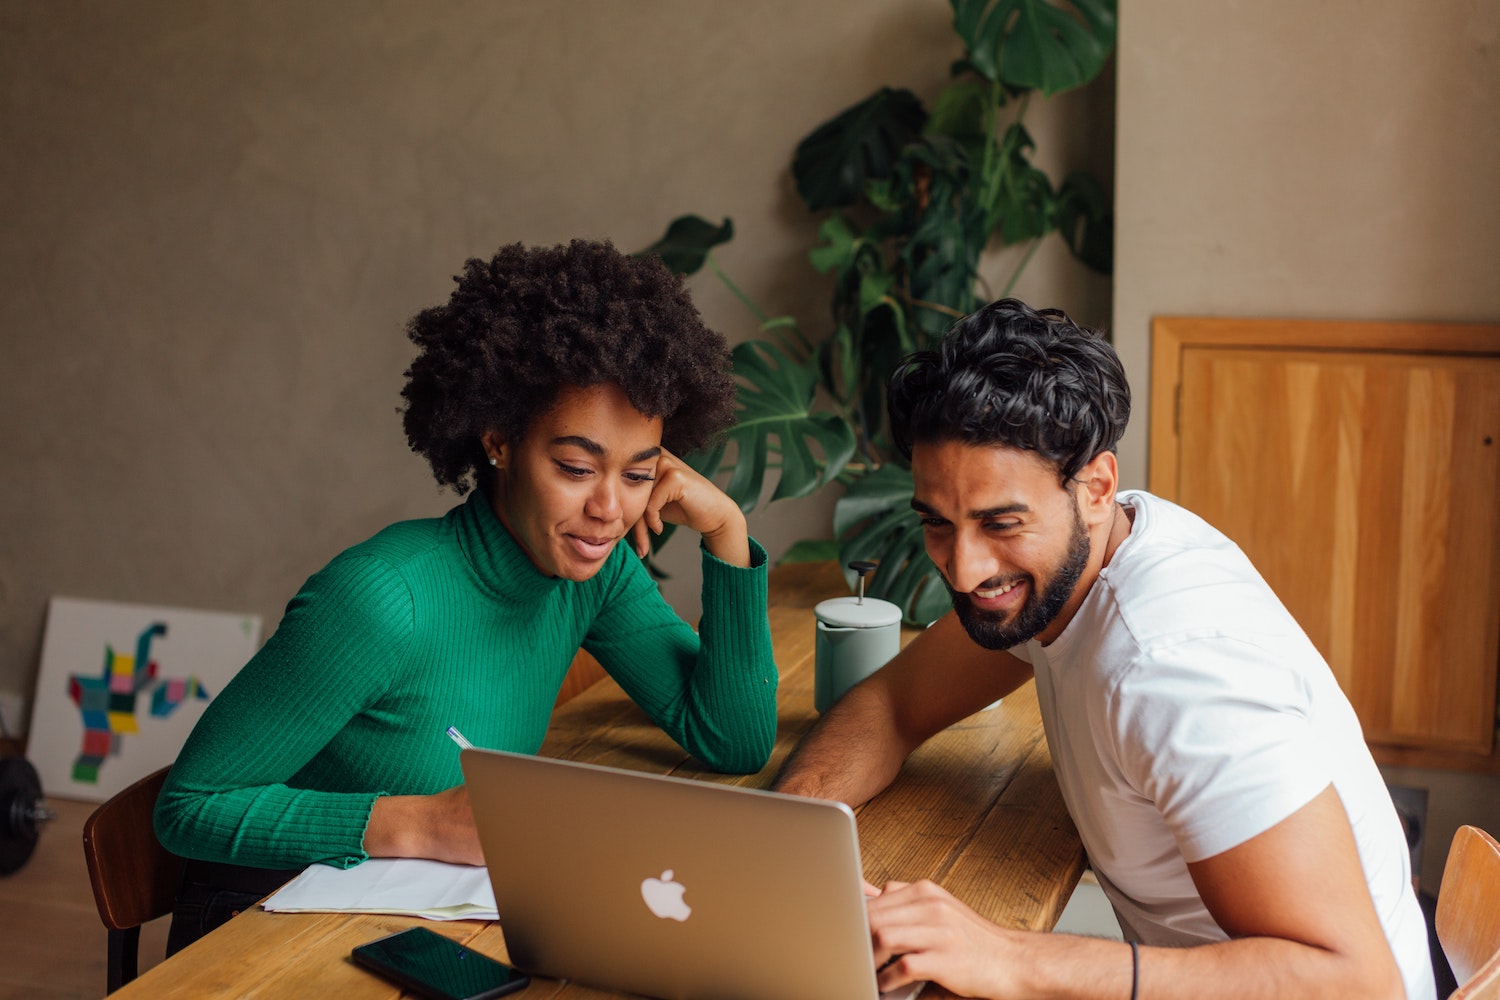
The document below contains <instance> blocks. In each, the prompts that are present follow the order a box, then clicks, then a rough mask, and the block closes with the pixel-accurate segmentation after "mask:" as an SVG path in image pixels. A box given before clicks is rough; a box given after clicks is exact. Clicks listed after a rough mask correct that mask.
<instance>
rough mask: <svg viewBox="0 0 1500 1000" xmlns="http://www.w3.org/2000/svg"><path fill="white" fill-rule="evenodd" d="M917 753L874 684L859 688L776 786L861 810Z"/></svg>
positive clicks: (817, 729) (801, 748)
mask: <svg viewBox="0 0 1500 1000" xmlns="http://www.w3.org/2000/svg"><path fill="white" fill-rule="evenodd" d="M911 750H912V747H911V746H909V745H908V744H907V742H906V741H904V740H902V739H900V738H899V736H898V735H897V734H896V732H895V729H894V724H893V722H892V718H891V713H890V711H889V707H888V705H887V704H886V700H885V698H884V697H883V696H882V695H881V694H880V693H879V692H878V691H876V690H874V689H872V687H871V685H864V686H862V687H855V688H853V689H852V690H850V691H849V693H848V694H846V695H845V696H844V697H843V698H841V699H840V700H839V701H838V702H837V703H836V704H835V705H834V706H833V707H832V708H831V709H829V710H828V712H827V713H825V714H824V716H823V718H822V719H820V720H819V721H818V724H817V725H816V726H814V727H813V729H812V731H811V732H809V733H808V734H807V736H806V737H804V738H803V740H802V742H801V743H800V744H798V746H797V748H796V749H795V750H793V751H792V754H791V756H790V757H788V758H787V760H786V763H785V764H783V765H782V767H781V771H780V773H778V774H777V776H776V781H775V782H774V783H773V784H772V786H771V787H772V788H773V789H774V790H776V791H779V792H788V793H790V794H792V795H805V796H807V797H809V798H819V799H834V800H837V801H839V802H844V803H846V804H848V805H850V806H858V805H861V804H862V803H864V802H867V801H869V800H870V799H872V798H874V797H875V796H876V795H878V794H879V793H880V792H882V791H883V790H884V789H885V787H886V786H887V785H889V784H890V783H891V781H893V780H894V779H895V777H896V774H897V773H898V772H899V771H900V770H901V764H902V762H904V761H905V760H906V757H907V754H909V753H910V752H911Z"/></svg>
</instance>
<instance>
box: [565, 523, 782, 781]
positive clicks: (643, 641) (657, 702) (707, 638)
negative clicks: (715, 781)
mask: <svg viewBox="0 0 1500 1000" xmlns="http://www.w3.org/2000/svg"><path fill="white" fill-rule="evenodd" d="M747 544H748V545H749V547H750V552H751V555H750V560H749V561H750V563H751V565H750V566H748V567H740V566H734V565H730V564H728V563H725V562H723V561H722V560H720V559H718V558H717V557H716V556H714V555H713V554H712V553H711V552H708V551H707V546H706V545H705V547H704V548H705V551H704V554H703V616H702V618H701V619H700V621H699V632H698V633H694V632H693V630H692V628H690V627H689V626H688V624H687V623H686V622H684V621H683V620H682V619H681V618H679V617H678V616H677V613H676V612H675V611H673V610H672V608H671V606H670V605H668V604H667V603H666V601H665V600H663V599H662V596H661V593H660V591H659V590H658V588H657V586H656V583H655V581H653V580H652V579H651V577H650V575H649V574H648V573H647V572H646V570H645V567H644V566H642V565H641V563H640V562H639V561H638V560H636V559H635V558H633V557H630V556H629V553H623V554H622V555H623V556H625V557H626V558H623V559H622V560H621V561H620V562H619V563H618V566H617V567H615V566H612V567H611V570H610V571H613V572H614V577H613V579H612V580H611V581H609V582H608V584H607V585H606V587H607V589H606V593H605V596H604V601H603V605H602V606H601V607H600V609H599V611H598V613H597V616H596V617H595V619H594V622H593V624H592V625H591V626H590V628H589V631H588V635H587V636H586V637H585V639H584V643H583V646H584V648H585V649H587V650H588V651H589V652H590V653H592V654H593V655H594V656H595V657H596V658H597V659H598V660H599V662H600V664H602V665H603V667H604V669H605V670H607V671H608V672H609V674H610V676H612V677H614V678H615V680H617V681H618V682H619V683H620V686H621V687H623V688H624V689H625V692H626V693H627V694H628V695H630V697H631V699H632V700H634V701H635V702H636V704H638V705H640V706H641V708H642V709H644V710H645V712H646V713H647V714H648V715H650V716H651V718H652V720H653V721H654V722H656V724H657V725H659V726H661V728H662V729H663V730H664V731H666V733H667V735H669V736H671V737H672V738H673V739H674V740H676V741H677V742H678V744H680V745H681V746H682V747H683V749H685V750H687V751H688V752H689V753H691V754H692V755H693V756H695V757H697V758H698V759H699V760H701V761H702V762H703V763H704V764H706V765H707V766H708V767H710V768H712V769H714V770H717V771H723V772H726V773H749V772H752V771H758V770H760V769H761V768H763V767H765V765H766V762H767V761H768V760H769V759H770V755H771V749H772V747H773V746H774V745H775V742H776V686H777V681H778V675H777V671H776V661H775V658H774V656H773V655H772V650H771V630H770V625H769V623H768V621H767V617H766V575H767V567H766V553H765V550H764V549H762V548H761V547H760V546H759V545H758V544H756V543H754V542H753V541H750V542H748V543H747Z"/></svg>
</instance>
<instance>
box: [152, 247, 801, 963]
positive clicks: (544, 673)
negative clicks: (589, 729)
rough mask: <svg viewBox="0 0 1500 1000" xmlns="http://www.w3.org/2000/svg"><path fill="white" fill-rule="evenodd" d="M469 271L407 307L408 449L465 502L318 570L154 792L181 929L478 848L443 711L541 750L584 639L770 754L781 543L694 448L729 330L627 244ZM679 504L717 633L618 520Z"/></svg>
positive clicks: (729, 756) (463, 726)
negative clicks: (763, 539) (774, 563)
mask: <svg viewBox="0 0 1500 1000" xmlns="http://www.w3.org/2000/svg"><path fill="white" fill-rule="evenodd" d="M456 280H457V283H458V285H457V288H456V289H455V290H454V292H453V295H452V297H451V299H450V300H449V301H448V303H447V304H446V305H442V306H437V307H434V308H431V309H426V310H424V311H422V312H421V313H419V314H418V315H417V316H416V317H415V318H414V319H413V320H412V321H411V322H410V324H409V325H408V334H409V336H410V337H411V339H412V340H413V341H414V342H415V343H416V345H417V347H418V348H419V353H418V356H417V358H416V360H415V361H414V362H413V363H412V366H411V368H410V370H409V371H408V372H407V373H406V374H407V383H406V387H405V389H404V390H403V391H402V395H403V397H404V398H405V400H406V408H405V413H404V421H405V427H406V434H407V439H408V441H409V443H410V444H411V447H412V448H413V450H415V451H417V452H418V453H420V454H422V455H423V456H424V457H425V458H426V459H427V460H428V462H429V463H430V464H431V466H432V471H433V474H434V475H435V477H436V479H437V481H438V483H439V484H440V485H443V486H451V487H453V488H454V489H455V490H456V491H457V492H458V493H459V494H460V495H463V494H465V493H468V494H469V496H468V500H467V502H466V503H463V504H460V505H459V506H458V507H455V508H454V509H453V510H451V511H449V512H448V513H447V514H446V515H445V516H443V517H441V518H435V519H428V520H419V521H406V522H401V523H398V524H395V525H392V526H391V527H389V528H387V529H385V530H384V531H382V532H380V533H379V534H377V535H375V536H374V537H373V538H370V539H369V540H367V541H365V542H362V543H360V544H358V545H356V546H354V547H353V548H351V549H349V550H347V551H345V552H344V553H342V554H341V555H339V556H338V557H337V558H335V559H334V560H333V561H332V562H331V563H329V565H328V566H326V567H325V568H324V569H322V570H321V571H319V572H318V573H316V574H315V575H314V576H313V577H312V578H311V579H309V580H308V581H307V583H306V584H305V585H304V586H303V588H302V590H301V592H300V593H298V594H297V596H296V597H294V598H293V599H292V601H291V603H290V604H288V606H287V609H286V613H285V616H284V617H283V619H282V621H281V623H280V625H279V626H278V628H277V630H276V632H275V634H274V635H272V636H271V638H270V639H269V640H268V641H267V643H266V644H265V646H264V648H262V649H261V651H260V652H259V653H257V654H256V656H255V657H254V658H253V659H251V661H250V662H249V663H248V664H247V665H246V666H245V667H244V668H243V670H241V672H240V673H239V674H238V675H237V676H236V677H235V678H234V680H233V681H232V682H230V684H228V685H227V686H226V687H225V689H224V691H223V692H222V693H221V694H220V695H219V696H218V697H217V698H216V699H215V700H214V701H213V702H212V703H211V704H210V705H209V707H208V709H207V711H206V712H205V713H204V715H203V718H202V719H201V720H200V721H199V723H198V725H197V726H196V727H195V729H194V730H193V733H192V735H191V736H190V737H189V739H188V741H187V743H186V745H185V746H184V747H183V750H182V753H181V755H180V756H179V757H178V759H177V761H176V763H175V764H174V766H173V768H172V771H171V774H170V776H169V778H168V780H167V783H166V786H165V787H164V788H163V790H162V794H161V797H160V799H159V800H158V802H157V807H156V829H157V834H158V837H159V838H160V839H161V842H162V843H163V844H164V845H165V846H166V847H167V848H168V849H170V850H172V851H174V852H176V853H178V854H182V855H184V856H186V857H189V858H192V859H199V860H198V861H196V862H192V863H190V865H189V871H188V874H187V876H186V878H185V889H184V892H183V895H182V897H181V899H180V900H179V906H178V910H177V912H176V913H175V914H174V923H173V932H172V937H173V941H172V950H175V948H176V947H181V945H182V944H185V943H187V942H188V941H190V940H192V939H193V938H194V937H196V936H197V935H198V934H201V933H203V932H204V931H206V930H208V929H211V927H212V926H216V925H217V923H221V922H222V921H223V920H224V919H227V918H228V916H230V915H232V913H233V912H234V911H236V910H237V909H239V908H242V907H244V906H247V905H251V904H253V902H254V901H255V900H256V899H258V898H260V896H262V895H264V894H265V892H267V891H269V889H270V888H274V887H275V885H277V884H280V882H281V881H283V880H285V878H287V877H289V874H290V872H289V871H287V870H288V869H294V868H296V867H301V866H305V865H307V864H309V863H313V862H322V863H325V864H332V865H338V866H342V867H349V866H352V865H356V864H358V863H360V862H361V861H363V860H365V859H366V858H369V857H420V858H435V859H438V860H443V861H454V862H462V863H467V864H482V863H483V856H482V854H481V852H480V847H479V841H478V837H477V835H476V833H475V829H474V821H473V816H472V814H471V812H470V810H469V804H468V798H467V795H466V793H465V791H464V788H463V785H462V781H463V778H462V774H461V772H460V769H459V763H458V753H457V750H456V748H455V747H454V745H453V743H452V742H451V741H450V739H449V737H448V736H447V735H446V733H447V730H448V728H449V727H450V726H452V727H455V728H457V729H458V731H459V732H461V733H462V734H463V735H464V736H466V737H467V738H468V739H469V740H470V741H471V742H472V743H474V744H475V745H478V746H483V747H493V748H497V749H504V750H512V751H519V752H526V753H534V752H536V750H537V749H538V748H539V747H540V746H541V742H542V737H543V735H544V733H545V731H546V728H547V722H548V719H549V717H550V715H551V710H552V706H553V702H554V700H555V698H556V695H557V692H558V689H559V688H560V686H561V684H562V681H563V677H564V675H565V674H566V672H567V669H568V666H569V664H570V662H571V661H572V659H573V656H574V654H575V653H576V652H577V650H578V649H579V647H580V646H581V647H582V648H584V649H586V650H588V651H589V652H590V653H592V654H593V655H594V656H595V657H596V658H597V659H598V660H599V662H600V663H601V664H602V665H603V666H604V668H605V670H606V671H608V672H609V673H610V675H611V676H612V677H614V679H615V680H617V681H618V682H619V683H620V685H621V686H622V687H623V688H624V689H625V691H626V692H627V693H628V694H629V695H630V696H631V698H632V699H634V700H635V702H636V703H637V704H638V705H640V707H641V708H642V709H644V710H645V711H646V712H647V714H649V715H650V716H651V718H652V719H653V720H654V721H655V722H656V723H657V724H658V725H659V726H661V727H662V729H663V730H665V731H666V732H667V733H668V734H669V735H670V736H671V737H672V738H673V739H674V740H676V741H677V742H678V743H680V744H681V745H682V746H683V748H684V749H686V750H687V751H688V752H690V753H692V754H693V755H695V756H696V757H698V758H699V759H701V760H702V761H703V762H704V763H706V764H707V765H709V766H710V767H712V768H716V769H718V770H722V771H730V772H750V771H756V770H759V769H760V768H762V767H764V766H765V764H766V761H767V760H768V758H769V756H770V752H771V747H772V744H773V742H774V739H775V729H776V705H775V695H776V679H777V675H776V667H775V663H774V662H773V660H772V655H771V640H770V633H769V629H768V626H767V620H766V606H765V600H766V598H765V594H766V555H765V552H764V550H762V549H761V548H760V546H759V545H757V544H756V543H755V542H754V541H752V540H751V539H750V537H749V535H748V533H747V530H746V525H745V518H744V515H743V514H742V513H741V511H740V510H739V508H738V506H737V505H736V504H735V503H734V502H733V501H731V500H730V499H729V498H728V497H726V496H725V495H724V494H723V493H722V492H720V491H719V490H718V489H717V488H716V487H715V486H714V485H713V484H712V483H710V482H709V481H708V480H706V479H704V478H703V477H702V476H700V475H698V474H697V473H696V472H694V471H693V470H692V469H691V468H689V467H688V466H687V465H686V464H684V463H683V462H682V461H681V460H679V459H678V458H677V457H676V456H677V454H680V453H682V452H684V451H689V450H692V449H695V448H697V447H700V446H701V445H703V444H704V443H705V442H706V441H707V440H708V439H709V438H710V437H711V436H712V435H714V434H716V433H718V432H719V431H721V430H722V429H723V428H724V427H725V426H727V425H728V424H729V423H730V422H731V420H732V406H733V394H734V386H733V382H732V380H731V379H730V377H729V376H728V374H727V368H728V356H727V351H726V348H725V345H724V342H723V339H722V338H721V337H719V336H718V335H717V334H715V333H713V332H711V331H710V330H708V329H707V328H705V327H704V325H703V323H702V320H701V319H700V318H699V316H698V314H697V312H696V310H695V309H694V308H693V306H692V304H691V302H690V301H689V300H688V298H687V295H686V292H685V291H684V290H683V288H682V284H681V281H680V280H679V279H678V278H676V277H675V276H674V275H672V274H671V273H670V272H669V271H668V270H667V269H666V268H665V267H664V266H663V265H662V264H661V263H660V261H658V260H656V259H655V258H632V257H628V256H625V255H623V254H620V253H619V252H617V251H616V250H615V249H614V248H613V247H611V246H610V245H609V244H607V243H590V242H584V241H574V242H573V243H571V244H569V245H568V246H559V247H552V248H545V249H543V248H530V249H529V248H525V247H522V246H521V245H519V244H517V245H513V246H508V247H505V248H502V249H501V250H500V251H499V253H497V254H496V255H495V256H494V258H493V259H491V260H488V261H481V260H477V259H476V260H470V261H469V262H468V263H467V264H466V266H465V268H464V273H463V274H462V275H461V276H460V277H458V278H457V279H456ZM471 486H472V487H477V488H475V489H473V490H472V492H470V488H471ZM666 523H673V524H679V525H682V526H685V527H688V528H691V529H693V530H695V531H697V532H698V533H699V534H700V535H701V536H702V548H703V608H704V610H703V616H702V620H701V623H700V631H701V636H700V634H695V633H694V631H693V629H692V628H690V627H689V626H688V625H687V624H686V623H685V622H683V621H682V620H681V619H680V618H678V617H677V616H676V614H674V613H673V612H672V610H671V608H670V607H669V606H668V605H667V604H666V603H665V602H664V601H663V600H662V598H661V596H660V594H659V592H658V590H657V588H656V586H655V584H654V583H653V582H652V580H651V579H650V576H649V575H648V573H647V572H646V570H645V568H644V566H643V565H642V563H641V562H640V560H639V558H638V557H637V555H636V554H635V553H632V552H630V551H627V550H626V547H625V546H621V545H620V544H619V543H620V542H621V540H622V539H625V538H626V536H627V534H630V535H632V537H633V541H634V544H635V546H636V548H637V549H638V550H644V547H645V544H646V541H647V536H646V534H645V532H646V530H647V529H649V530H651V531H655V532H658V533H659V532H660V531H661V530H662V529H663V527H664V525H665V524H666ZM247 869H249V870H247ZM257 869H261V870H265V869H269V870H270V871H256V870H257Z"/></svg>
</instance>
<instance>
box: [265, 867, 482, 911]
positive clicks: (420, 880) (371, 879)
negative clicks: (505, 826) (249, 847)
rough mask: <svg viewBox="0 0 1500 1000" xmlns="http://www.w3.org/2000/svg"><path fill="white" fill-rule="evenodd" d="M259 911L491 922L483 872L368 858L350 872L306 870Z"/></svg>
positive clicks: (472, 868) (478, 869) (273, 895)
mask: <svg viewBox="0 0 1500 1000" xmlns="http://www.w3.org/2000/svg"><path fill="white" fill-rule="evenodd" d="M262 906H263V907H264V908H265V909H267V910H269V911H272V912H275V913H391V914H399V915H402V916H411V917H427V918H428V919H430V920H495V919H497V914H496V912H495V890H494V889H493V888H492V887H491V886H490V877H489V872H488V870H487V869H485V868H483V867H474V866H472V865H450V864H446V863H444V862H442V861H427V860H424V859H421V858H371V859H370V860H368V861H366V862H364V863H362V864H358V865H355V866H354V867H353V868H334V867H331V866H329V865H309V866H308V868H307V870H306V871H304V872H303V873H302V874H301V875H298V876H297V877H296V878H294V879H292V880H291V881H290V882H288V883H287V884H286V885H284V886H282V887H281V888H280V889H278V890H276V892H275V893H273V894H272V895H271V896H270V898H268V899H267V900H266V901H265V902H264V903H263V904H262Z"/></svg>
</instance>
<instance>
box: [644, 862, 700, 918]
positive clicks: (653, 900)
mask: <svg viewBox="0 0 1500 1000" xmlns="http://www.w3.org/2000/svg"><path fill="white" fill-rule="evenodd" d="M684 892H687V886H685V885H683V884H682V883H681V882H676V881H673V879H672V869H670V868H668V869H667V870H666V871H664V872H662V873H661V878H648V879H646V881H644V882H642V883H641V898H642V899H644V900H645V901H646V906H647V907H648V908H649V909H650V910H651V912H652V913H654V914H656V915H657V916H658V917H664V918H671V919H672V920H679V921H681V920H686V919H687V918H688V914H690V913H692V912H693V908H692V907H691V906H689V905H687V902H686V901H685V900H684V899H683V898H682V894H683V893H684Z"/></svg>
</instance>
